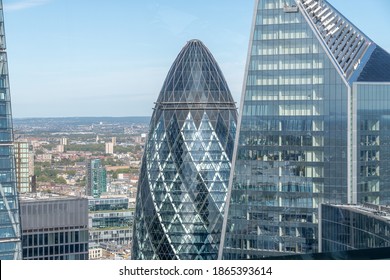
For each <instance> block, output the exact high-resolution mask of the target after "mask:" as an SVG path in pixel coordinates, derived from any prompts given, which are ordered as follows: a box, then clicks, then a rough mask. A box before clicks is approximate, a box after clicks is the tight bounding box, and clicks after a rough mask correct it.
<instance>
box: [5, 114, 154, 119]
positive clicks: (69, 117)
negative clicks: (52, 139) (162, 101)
mask: <svg viewBox="0 0 390 280" xmlns="http://www.w3.org/2000/svg"><path fill="white" fill-rule="evenodd" d="M151 117H152V116H151V115H150V116H68V117H58V116H53V117H12V119H14V120H15V119H19V120H20V119H72V118H78V119H82V118H90V119H93V118H151Z"/></svg>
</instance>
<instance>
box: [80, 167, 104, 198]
mask: <svg viewBox="0 0 390 280" xmlns="http://www.w3.org/2000/svg"><path fill="white" fill-rule="evenodd" d="M86 181H87V185H86V190H85V191H86V195H87V196H93V197H100V195H101V194H102V193H104V192H107V173H106V169H105V167H104V166H102V162H101V160H100V159H91V160H89V161H88V164H87V180H86Z"/></svg>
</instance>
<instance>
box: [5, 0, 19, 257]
mask: <svg viewBox="0 0 390 280" xmlns="http://www.w3.org/2000/svg"><path fill="white" fill-rule="evenodd" d="M20 234H21V233H20V218H19V201H18V194H17V191H16V176H15V158H14V150H13V132H12V114H11V96H10V91H9V82H8V65H7V53H6V46H5V35H4V18H3V3H2V1H1V0H0V260H9V259H21V237H20Z"/></svg>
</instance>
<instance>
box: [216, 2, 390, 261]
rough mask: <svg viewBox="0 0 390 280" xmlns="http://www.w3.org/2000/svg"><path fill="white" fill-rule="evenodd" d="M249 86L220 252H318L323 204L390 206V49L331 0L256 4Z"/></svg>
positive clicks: (233, 255) (229, 255) (248, 255)
mask: <svg viewBox="0 0 390 280" xmlns="http://www.w3.org/2000/svg"><path fill="white" fill-rule="evenodd" d="M373 20H375V19H373ZM244 83H245V85H244V88H243V93H242V100H241V104H240V117H239V122H238V132H237V136H236V146H235V149H234V156H233V163H232V166H233V167H232V173H231V180H230V184H229V192H228V202H227V203H228V204H229V205H228V209H229V210H228V215H226V216H225V217H226V219H225V221H224V227H223V235H224V238H223V240H224V244H223V246H221V247H220V253H219V258H221V259H222V258H223V259H259V258H263V257H273V256H279V255H286V254H296V253H300V254H301V253H305V254H310V253H315V252H318V250H319V244H318V238H319V232H318V222H319V217H318V208H319V205H321V203H333V204H346V203H363V202H369V203H375V204H389V203H390V180H389V176H390V175H389V172H388V170H390V169H389V163H390V162H389V160H390V157H389V152H390V142H389V136H388V134H389V132H388V131H389V128H390V118H389V117H388V116H389V113H390V55H389V54H388V53H387V52H386V51H385V50H383V49H382V48H380V47H379V46H378V45H376V44H375V43H374V42H373V41H372V40H371V39H370V38H368V37H367V36H366V35H365V34H364V33H363V32H361V31H360V30H359V29H358V28H357V27H356V26H354V25H353V24H352V23H351V22H350V21H349V20H348V19H347V18H345V17H344V16H343V15H342V14H340V13H339V12H338V11H337V10H336V9H335V8H334V7H333V6H331V5H330V4H329V3H328V2H327V1H326V0H322V1H320V0H257V1H256V4H255V13H254V19H253V25H252V32H251V38H250V49H249V54H248V61H247V65H246V71H245V81H244Z"/></svg>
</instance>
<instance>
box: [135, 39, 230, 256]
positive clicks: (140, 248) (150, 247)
mask: <svg viewBox="0 0 390 280" xmlns="http://www.w3.org/2000/svg"><path fill="white" fill-rule="evenodd" d="M236 122H237V110H236V107H235V103H234V101H233V98H232V96H231V93H230V91H229V89H228V86H227V84H226V81H225V79H224V77H223V74H222V72H221V70H220V68H219V67H218V65H217V62H216V61H215V59H214V58H213V56H212V55H211V53H210V52H209V50H208V49H207V48H206V47H205V46H204V45H203V43H202V42H200V41H198V40H192V41H189V42H188V43H187V45H186V46H185V47H184V48H183V49H182V51H181V52H180V53H179V55H178V57H177V58H176V60H175V62H174V63H173V65H172V67H171V69H170V71H169V73H168V76H167V78H166V80H165V83H164V85H163V88H162V90H161V92H160V95H159V97H158V99H157V102H156V106H155V108H154V112H153V116H152V120H151V123H150V131H149V135H148V140H147V143H146V146H145V153H144V157H143V161H142V167H141V175H140V180H139V185H138V193H137V206H136V214H135V222H134V225H135V226H134V237H133V259H145V260H150V259H154V260H158V259H160V260H166V259H168V260H175V259H180V260H190V259H207V260H209V259H216V258H217V255H218V247H219V244H220V239H221V230H222V221H223V214H224V209H225V199H226V191H227V187H228V182H229V174H230V168H231V158H232V153H233V146H234V145H233V141H234V137H235V131H236Z"/></svg>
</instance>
